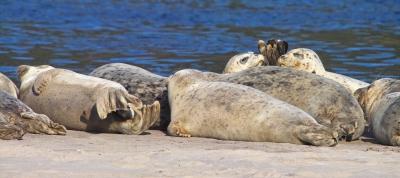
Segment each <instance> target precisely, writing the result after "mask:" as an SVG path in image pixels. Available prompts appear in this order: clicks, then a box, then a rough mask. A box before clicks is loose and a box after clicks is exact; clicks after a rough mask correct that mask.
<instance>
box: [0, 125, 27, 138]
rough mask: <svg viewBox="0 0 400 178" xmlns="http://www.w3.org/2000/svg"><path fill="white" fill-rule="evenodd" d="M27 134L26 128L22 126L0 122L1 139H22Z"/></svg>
mask: <svg viewBox="0 0 400 178" xmlns="http://www.w3.org/2000/svg"><path fill="white" fill-rule="evenodd" d="M24 135H25V132H24V130H23V129H22V128H21V127H18V126H15V125H11V124H7V123H3V122H1V123H0V139H3V140H12V139H18V140H21V139H22V137H23V136H24Z"/></svg>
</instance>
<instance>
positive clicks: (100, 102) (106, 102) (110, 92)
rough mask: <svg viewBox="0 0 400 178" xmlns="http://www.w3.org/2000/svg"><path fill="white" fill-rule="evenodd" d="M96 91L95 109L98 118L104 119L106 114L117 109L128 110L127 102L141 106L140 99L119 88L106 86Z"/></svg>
mask: <svg viewBox="0 0 400 178" xmlns="http://www.w3.org/2000/svg"><path fill="white" fill-rule="evenodd" d="M105 90H106V91H104V90H100V91H99V92H97V94H96V96H97V99H96V109H97V114H98V115H99V117H100V119H106V118H107V116H108V114H110V113H111V112H116V111H119V110H125V111H126V110H129V104H128V103H130V104H132V105H133V106H135V107H143V103H142V101H141V100H140V99H139V98H137V97H135V96H133V95H130V94H129V93H128V92H127V91H125V90H123V89H120V88H106V89H105Z"/></svg>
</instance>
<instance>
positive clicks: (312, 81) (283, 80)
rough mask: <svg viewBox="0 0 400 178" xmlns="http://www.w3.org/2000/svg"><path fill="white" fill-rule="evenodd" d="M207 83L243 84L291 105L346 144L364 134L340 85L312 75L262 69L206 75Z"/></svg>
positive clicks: (352, 100) (353, 105)
mask: <svg viewBox="0 0 400 178" xmlns="http://www.w3.org/2000/svg"><path fill="white" fill-rule="evenodd" d="M205 74H206V75H207V80H209V81H220V82H230V83H236V84H242V85H246V86H249V87H253V88H255V89H258V90H260V91H262V92H264V93H266V94H268V95H271V96H273V97H275V98H277V99H280V100H282V101H285V102H287V103H289V104H291V105H294V106H296V107H298V108H300V109H302V110H304V111H305V112H307V113H308V114H310V115H311V116H312V117H313V118H315V119H316V120H317V122H318V123H320V124H322V125H325V126H328V127H330V128H333V129H336V130H337V131H338V132H339V136H340V137H341V138H342V137H345V138H346V140H349V141H350V140H355V139H358V138H359V137H360V136H361V135H362V134H363V131H364V127H365V120H364V114H363V111H362V109H361V107H360V105H359V104H358V102H357V100H356V99H355V98H354V97H353V96H352V95H351V94H350V93H349V92H348V91H347V90H346V89H345V88H344V87H343V86H341V85H340V84H338V83H337V82H334V81H332V80H329V79H326V78H324V77H321V76H318V75H314V74H311V73H307V72H303V71H299V70H294V69H288V68H282V67H276V66H262V67H255V68H250V69H247V70H244V71H241V72H236V73H231V74H216V73H211V72H205Z"/></svg>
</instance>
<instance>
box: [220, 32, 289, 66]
mask: <svg viewBox="0 0 400 178" xmlns="http://www.w3.org/2000/svg"><path fill="white" fill-rule="evenodd" d="M287 50H288V43H287V42H286V41H283V40H275V39H272V40H268V43H265V42H264V41H263V40H259V41H258V51H259V52H260V54H254V53H253V52H247V53H241V54H237V55H235V56H233V57H232V58H230V59H229V60H228V62H227V63H226V65H225V69H224V71H223V72H222V73H224V74H226V73H234V72H240V71H242V70H246V69H249V68H253V67H259V66H267V65H276V62H277V60H278V58H279V57H280V56H281V55H283V54H285V53H286V52H287Z"/></svg>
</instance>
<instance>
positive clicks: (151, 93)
mask: <svg viewBox="0 0 400 178" xmlns="http://www.w3.org/2000/svg"><path fill="white" fill-rule="evenodd" d="M89 75H90V76H94V77H99V78H103V79H107V80H111V81H114V82H117V83H119V84H121V85H122V86H124V87H125V89H126V90H128V92H129V94H131V95H134V96H137V97H138V98H139V99H140V100H142V102H143V103H144V104H151V103H153V102H155V101H159V102H160V106H161V110H160V120H158V121H156V122H155V123H154V125H153V126H152V127H151V129H163V128H164V129H165V128H167V126H168V124H169V121H170V119H169V118H170V109H169V104H168V92H167V77H163V76H160V75H156V74H154V73H151V72H149V71H147V70H145V69H142V68H140V67H137V66H133V65H129V64H123V63H111V64H106V65H103V66H100V67H98V68H96V69H95V70H93V71H92V72H91V73H90V74H89Z"/></svg>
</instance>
